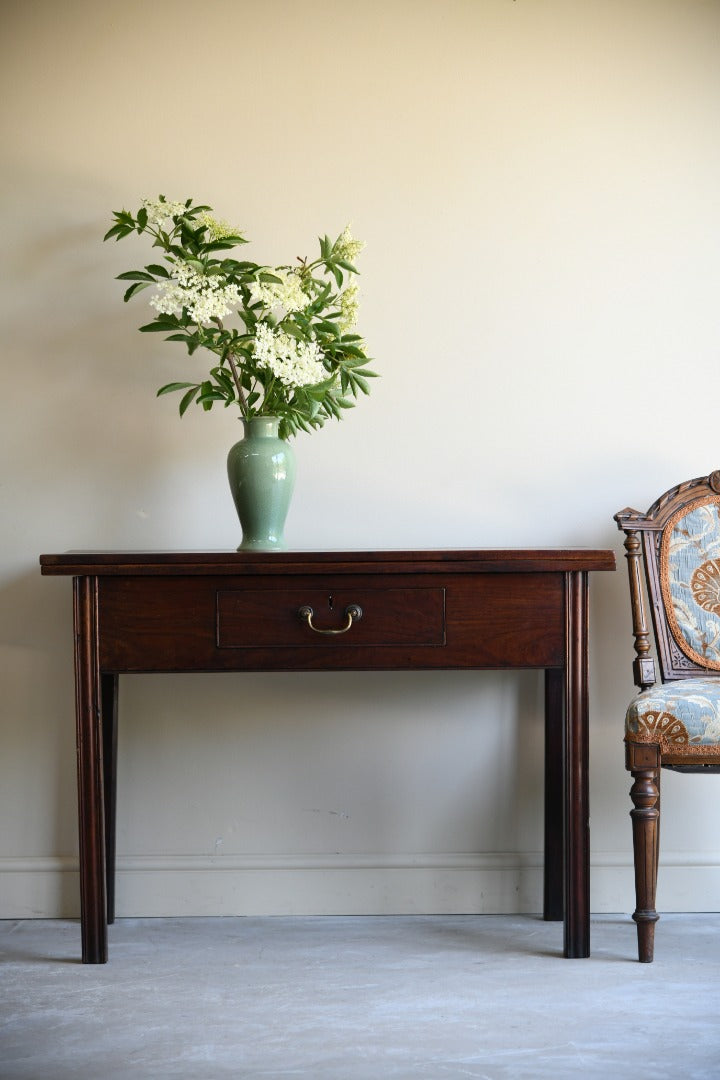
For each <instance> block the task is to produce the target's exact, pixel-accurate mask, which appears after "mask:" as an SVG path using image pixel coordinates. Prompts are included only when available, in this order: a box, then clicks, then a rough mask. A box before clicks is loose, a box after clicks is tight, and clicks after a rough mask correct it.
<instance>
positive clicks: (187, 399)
mask: <svg viewBox="0 0 720 1080" xmlns="http://www.w3.org/2000/svg"><path fill="white" fill-rule="evenodd" d="M199 390H200V387H199V386H193V387H192V389H191V390H188V392H187V394H185V395H184V397H183V399H182V401H181V402H180V404H179V406H178V411H179V412H180V415H181V416H184V415H185V413H186V412H187V410H188V407H189V406H190V405H192V403H193V401H194V400H195V395H196V394H197V393H198V392H199Z"/></svg>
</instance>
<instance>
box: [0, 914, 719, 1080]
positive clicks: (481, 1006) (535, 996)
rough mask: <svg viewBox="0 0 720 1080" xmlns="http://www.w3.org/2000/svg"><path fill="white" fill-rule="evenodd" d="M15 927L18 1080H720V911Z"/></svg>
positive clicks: (10, 1024) (0, 931) (14, 1058)
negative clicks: (652, 933)
mask: <svg viewBox="0 0 720 1080" xmlns="http://www.w3.org/2000/svg"><path fill="white" fill-rule="evenodd" d="M561 942H562V927H561V926H560V925H559V924H557V923H544V922H543V921H542V919H540V918H539V917H534V916H522V917H520V916H449V917H448V916H397V917H383V918H379V917H372V918H365V917H363V918H358V917H353V918H339V917H333V918H328V917H323V918H223V919H219V918H218V919H121V920H119V921H118V922H117V923H116V924H115V926H113V927H111V931H110V962H109V964H107V965H103V966H90V965H85V966H83V965H81V964H80V963H79V960H78V956H79V927H78V924H77V923H74V922H66V921H41V920H38V921H20V922H9V921H8V922H0V945H1V946H2V950H3V956H4V963H3V974H2V985H1V987H0V1077H2V1078H3V1080H20V1078H22V1080H28V1078H31V1080H121V1078H123V1080H125V1078H130V1077H133V1078H134V1080H135V1078H145V1077H149V1078H153V1080H155V1078H158V1080H160V1078H166V1077H167V1078H183V1080H184V1078H190V1077H192V1078H193V1080H196V1078H197V1080H212V1078H215V1077H237V1078H242V1080H261V1078H262V1080H275V1078H277V1080H282V1078H302V1080H386V1078H387V1080H455V1078H457V1080H462V1078H465V1077H475V1078H485V1077H487V1078H491V1080H496V1078H497V1080H500V1078H503V1080H504V1078H512V1080H516V1078H518V1080H522V1078H526V1077H527V1078H532V1080H539V1078H543V1077H552V1078H554V1080H555V1078H558V1077H582V1078H595V1077H597V1078H602V1080H607V1078H612V1080H622V1078H625V1077H628V1078H630V1077H632V1078H633V1080H638V1078H641V1077H647V1076H651V1077H652V1078H653V1080H677V1078H680V1077H681V1078H683V1080H700V1078H703V1080H705V1078H713V1080H715V1078H717V1077H720V979H719V976H720V915H717V914H713V915H668V916H664V917H663V918H662V919H661V921H660V923H659V924H658V930H657V943H656V960H655V963H654V964H651V965H647V964H638V963H637V961H636V959H635V955H636V954H635V928H634V925H633V924H632V922H631V921H630V919H629V917H628V916H620V915H618V916H601V917H597V918H594V919H593V924H592V956H591V957H590V958H589V959H587V960H565V959H563V958H562V955H561Z"/></svg>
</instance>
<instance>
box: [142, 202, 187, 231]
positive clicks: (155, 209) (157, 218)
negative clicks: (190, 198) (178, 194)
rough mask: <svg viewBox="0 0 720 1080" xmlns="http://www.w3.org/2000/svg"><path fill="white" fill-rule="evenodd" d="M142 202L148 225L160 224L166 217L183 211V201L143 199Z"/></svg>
mask: <svg viewBox="0 0 720 1080" xmlns="http://www.w3.org/2000/svg"><path fill="white" fill-rule="evenodd" d="M142 204H143V206H144V207H145V209H146V210H147V216H148V224H150V225H162V224H163V222H165V221H167V219H168V218H170V217H175V216H176V215H178V214H184V213H185V203H183V202H165V201H163V200H162V199H143V201H142Z"/></svg>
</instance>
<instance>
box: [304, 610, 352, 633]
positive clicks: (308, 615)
mask: <svg viewBox="0 0 720 1080" xmlns="http://www.w3.org/2000/svg"><path fill="white" fill-rule="evenodd" d="M314 614H315V612H314V611H313V609H312V608H311V607H310V605H309V604H303V606H302V607H301V608H300V609H299V611H298V615H299V616H300V618H301V619H305V621H306V623H307V624H308V626H309V627H310V629H311V630H314V631H315V633H316V634H347V632H348V630H349V629H350V627H351V626H352V624H353V622H356V621H357V620H358V619H362V608H361V607H360V605H359V604H348V606H347V607H346V608H345V614H346V615H347V622H346V623H345V625H344V626H341V627H340V629H339V630H321V629H320V627H319V626H313V615H314Z"/></svg>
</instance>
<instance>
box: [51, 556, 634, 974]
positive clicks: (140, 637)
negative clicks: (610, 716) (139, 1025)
mask: <svg viewBox="0 0 720 1080" xmlns="http://www.w3.org/2000/svg"><path fill="white" fill-rule="evenodd" d="M40 563H41V567H42V573H43V574H54V575H70V576H72V578H73V589H74V593H73V595H74V609H73V625H74V633H75V698H76V717H77V752H78V757H77V761H78V805H79V832H80V894H81V933H82V959H83V962H84V963H88V964H103V963H105V962H106V961H107V956H108V950H107V927H108V923H109V922H112V921H113V919H114V891H115V889H114V886H115V817H116V814H115V807H116V775H117V773H116V764H117V693H118V676H119V675H120V674H125V673H128V672H195V671H329V670H361V671H388V670H441V669H452V668H454V669H463V668H465V669H467V668H477V669H502V668H538V669H544V670H545V863H544V871H545V872H544V898H543V911H544V916H545V918H546V919H548V920H558V921H559V920H561V919H563V920H564V954H565V956H566V957H585V956H589V955H590V859H589V854H590V836H589V820H588V819H589V805H588V572H589V571H593V570H613V569H614V568H615V558H614V555H613V553H612V552H611V551H601V550H580V549H570V550H492V549H486V550H483V549H478V550H470V551H452V550H441V551H383V552H380V551H378V552H376V551H346V552H282V553H272V554H264V553H259V552H203V553H197V552H72V553H65V554H59V555H42V556H41V557H40Z"/></svg>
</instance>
